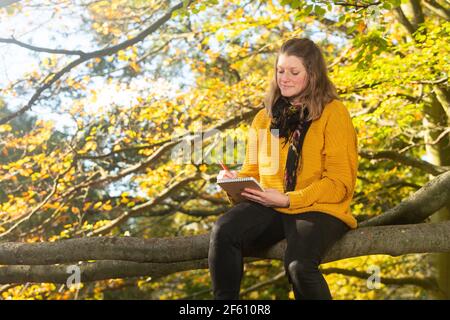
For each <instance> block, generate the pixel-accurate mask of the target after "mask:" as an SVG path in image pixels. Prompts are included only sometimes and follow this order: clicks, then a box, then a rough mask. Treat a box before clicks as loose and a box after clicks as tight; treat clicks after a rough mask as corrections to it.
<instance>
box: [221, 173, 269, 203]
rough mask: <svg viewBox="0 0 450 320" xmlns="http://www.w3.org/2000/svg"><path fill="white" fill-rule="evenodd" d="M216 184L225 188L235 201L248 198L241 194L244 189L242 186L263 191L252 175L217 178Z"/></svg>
mask: <svg viewBox="0 0 450 320" xmlns="http://www.w3.org/2000/svg"><path fill="white" fill-rule="evenodd" d="M217 184H218V185H219V186H220V187H221V188H222V189H223V190H225V191H226V192H227V193H228V195H229V196H230V197H231V198H232V199H233V200H234V201H235V202H242V201H248V199H245V198H244V197H243V196H241V192H243V191H244V188H250V189H255V190H259V191H264V188H263V187H262V186H261V185H260V184H259V182H258V180H256V179H255V178H253V177H245V178H234V179H217Z"/></svg>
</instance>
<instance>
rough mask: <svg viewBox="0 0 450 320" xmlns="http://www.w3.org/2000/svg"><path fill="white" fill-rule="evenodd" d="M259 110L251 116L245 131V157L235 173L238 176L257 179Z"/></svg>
mask: <svg viewBox="0 0 450 320" xmlns="http://www.w3.org/2000/svg"><path fill="white" fill-rule="evenodd" d="M261 112H264V110H261V111H260V112H259V113H257V114H256V116H255V117H254V118H253V121H252V124H251V126H250V128H249V130H248V133H247V139H246V144H245V158H244V163H243V164H242V168H241V170H239V172H238V173H237V175H238V177H239V178H242V177H253V178H255V179H256V180H258V181H259V167H258V130H259V128H258V125H257V123H258V121H259V120H258V119H259V115H260V114H261Z"/></svg>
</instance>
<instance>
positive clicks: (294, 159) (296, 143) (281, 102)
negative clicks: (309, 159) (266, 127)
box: [270, 96, 312, 192]
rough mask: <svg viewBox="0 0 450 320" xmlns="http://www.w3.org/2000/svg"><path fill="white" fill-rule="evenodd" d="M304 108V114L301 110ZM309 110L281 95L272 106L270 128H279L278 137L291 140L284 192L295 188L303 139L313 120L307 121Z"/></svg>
mask: <svg viewBox="0 0 450 320" xmlns="http://www.w3.org/2000/svg"><path fill="white" fill-rule="evenodd" d="M301 110H303V116H302V117H300V112H301ZM308 115H309V112H308V108H306V106H302V105H299V106H298V105H293V104H291V102H290V99H288V98H286V97H283V96H280V97H279V98H278V99H277V101H276V102H275V104H274V105H273V107H272V120H271V124H270V129H278V136H277V137H278V138H284V145H283V147H284V146H285V145H286V143H287V142H288V141H289V143H290V144H289V149H288V154H287V159H286V168H285V171H284V192H287V191H293V190H295V184H296V181H297V167H298V164H299V162H300V158H301V154H302V146H303V141H304V139H305V135H306V132H307V131H308V129H309V127H310V125H311V122H312V121H307V118H308Z"/></svg>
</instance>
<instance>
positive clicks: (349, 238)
mask: <svg viewBox="0 0 450 320" xmlns="http://www.w3.org/2000/svg"><path fill="white" fill-rule="evenodd" d="M208 247H209V234H203V235H200V236H192V237H177V238H165V239H164V238H162V239H139V238H129V237H121V238H114V237H99V238H80V239H69V240H62V241H58V242H48V243H28V244H27V243H3V244H1V245H0V264H2V265H3V266H1V267H0V284H7V283H26V282H53V283H66V281H67V279H68V277H69V276H70V272H68V271H67V270H68V269H67V268H68V266H69V265H70V263H72V265H76V264H77V262H79V261H90V260H96V262H85V263H82V264H80V265H79V267H80V272H81V282H88V281H96V280H104V279H112V278H127V277H136V276H151V277H160V276H164V275H168V274H171V273H174V272H179V271H186V270H193V269H203V268H207V266H208V265H207V255H208ZM285 248H286V241H285V240H283V241H281V242H280V243H278V244H276V245H274V246H273V247H271V248H268V249H267V250H264V251H259V252H246V253H245V256H246V257H249V258H252V259H250V260H254V259H255V258H257V259H278V260H281V259H283V256H284V251H285ZM425 252H450V221H446V222H440V223H422V224H416V225H400V226H380V227H367V228H360V229H355V230H352V231H349V232H348V233H347V234H346V235H345V236H344V237H343V238H342V239H341V240H340V241H338V242H337V243H336V244H335V245H334V246H332V247H331V248H330V249H329V250H328V252H327V253H326V255H325V256H324V259H323V260H322V263H326V262H331V261H335V260H340V259H345V258H351V257H358V256H365V255H373V254H389V255H392V256H399V255H403V254H409V253H425ZM55 264H59V265H55Z"/></svg>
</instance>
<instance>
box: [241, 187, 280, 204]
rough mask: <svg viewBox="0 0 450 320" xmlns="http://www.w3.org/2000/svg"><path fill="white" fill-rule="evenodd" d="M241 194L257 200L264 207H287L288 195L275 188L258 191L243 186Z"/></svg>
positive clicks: (248, 198)
mask: <svg viewBox="0 0 450 320" xmlns="http://www.w3.org/2000/svg"><path fill="white" fill-rule="evenodd" d="M241 195H242V196H243V197H244V198H245V199H247V200H251V201H255V202H258V203H260V204H262V205H263V206H266V207H281V208H287V207H289V197H288V196H287V195H286V194H284V193H281V192H280V191H278V190H276V189H266V190H265V191H258V190H253V189H249V188H245V189H244V192H241Z"/></svg>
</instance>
